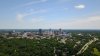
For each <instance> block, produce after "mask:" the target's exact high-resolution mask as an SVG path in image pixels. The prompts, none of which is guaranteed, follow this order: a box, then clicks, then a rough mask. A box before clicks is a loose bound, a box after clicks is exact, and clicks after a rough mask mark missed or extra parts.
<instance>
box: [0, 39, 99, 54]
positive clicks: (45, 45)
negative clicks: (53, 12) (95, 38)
mask: <svg viewBox="0 0 100 56" xmlns="http://www.w3.org/2000/svg"><path fill="white" fill-rule="evenodd" d="M94 44H95V43H93V45H91V46H90V47H89V49H88V50H87V51H86V52H84V53H83V54H81V55H79V56H88V55H89V56H94V55H95V54H94V53H95V52H94V51H95V50H94V49H93V48H97V49H98V51H99V50H100V48H99V46H97V45H96V44H95V45H96V46H97V47H96V46H94ZM74 45H75V42H74V41H70V40H67V41H66V44H64V43H60V42H58V40H56V39H54V38H51V39H38V40H37V39H26V38H23V39H22V38H20V39H17V38H13V39H6V38H0V56H55V54H57V55H58V56H64V54H66V55H68V56H72V55H75V54H76V53H77V52H78V51H79V50H80V49H81V47H82V46H78V47H76V48H73V46H74ZM93 50H94V51H93ZM91 52H92V53H91ZM93 52H94V53H93Z"/></svg>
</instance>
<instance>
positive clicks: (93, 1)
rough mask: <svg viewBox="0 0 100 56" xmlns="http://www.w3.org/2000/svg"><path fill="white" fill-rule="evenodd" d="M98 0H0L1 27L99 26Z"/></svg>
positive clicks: (96, 27)
mask: <svg viewBox="0 0 100 56" xmlns="http://www.w3.org/2000/svg"><path fill="white" fill-rule="evenodd" d="M99 5H100V0H0V29H38V28H42V29H49V28H52V29H59V28H62V29H100V6H99Z"/></svg>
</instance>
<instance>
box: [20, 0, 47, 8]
mask: <svg viewBox="0 0 100 56" xmlns="http://www.w3.org/2000/svg"><path fill="white" fill-rule="evenodd" d="M47 1H48V0H37V1H31V2H28V3H25V4H23V5H21V6H22V7H23V6H29V5H32V4H37V3H44V2H47Z"/></svg>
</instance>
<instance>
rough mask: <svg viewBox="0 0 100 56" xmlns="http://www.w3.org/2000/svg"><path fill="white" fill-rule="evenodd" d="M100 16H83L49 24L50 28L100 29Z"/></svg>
mask: <svg viewBox="0 0 100 56" xmlns="http://www.w3.org/2000/svg"><path fill="white" fill-rule="evenodd" d="M99 21H100V16H90V17H82V18H79V19H76V20H58V21H54V22H51V23H48V24H47V25H48V26H50V28H57V29H58V28H64V29H100V22H99Z"/></svg>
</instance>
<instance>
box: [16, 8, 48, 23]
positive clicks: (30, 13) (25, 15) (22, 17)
mask: <svg viewBox="0 0 100 56" xmlns="http://www.w3.org/2000/svg"><path fill="white" fill-rule="evenodd" d="M46 12H47V10H45V9H41V10H32V9H31V11H30V12H29V13H18V14H17V15H16V19H17V20H18V21H19V22H22V21H23V19H24V18H25V17H27V16H29V15H33V14H39V13H46Z"/></svg>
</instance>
